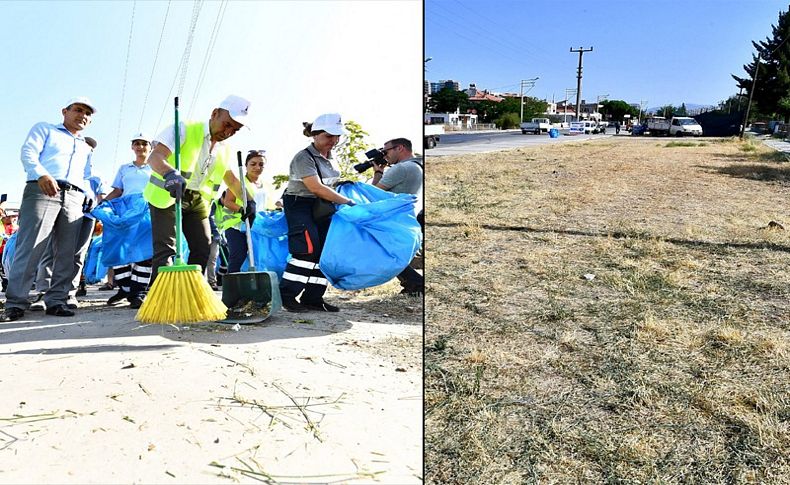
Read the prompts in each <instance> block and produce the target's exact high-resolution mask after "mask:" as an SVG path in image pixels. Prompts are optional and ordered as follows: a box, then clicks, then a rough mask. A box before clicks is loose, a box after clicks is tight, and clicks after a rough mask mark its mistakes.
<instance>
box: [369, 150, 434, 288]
mask: <svg viewBox="0 0 790 485" xmlns="http://www.w3.org/2000/svg"><path fill="white" fill-rule="evenodd" d="M380 153H381V156H380V157H371V161H370V163H371V164H372V165H373V169H374V170H375V173H374V174H373V180H372V181H371V184H372V185H374V186H376V187H378V188H380V189H382V190H386V191H389V192H394V193H396V194H414V195H416V196H417V197H420V196H421V195H422V182H423V166H422V158H419V157H415V156H414V153H413V152H412V145H411V141H409V140H407V139H406V138H395V139H392V140H390V141H388V142H386V143H385V144H384V147H382V149H381V151H380ZM388 165H389V169H387V171H386V173H385V171H384V169H385V167H386V166H388ZM417 220H418V221H420V227H421V228H422V230H423V233H424V231H425V227H424V225H423V220H424V218H423V216H422V211H420V214H419V215H418V216H417ZM398 280H399V281H400V285H401V286H402V287H403V290H401V293H402V294H406V295H412V296H417V295H421V294H422V293H423V291H424V286H425V279H424V277H423V276H422V275H421V274H420V273H418V272H417V271H415V270H414V268H412V267H411V266H406V268H405V269H404V270H403V271H402V272H401V273H400V274H399V275H398Z"/></svg>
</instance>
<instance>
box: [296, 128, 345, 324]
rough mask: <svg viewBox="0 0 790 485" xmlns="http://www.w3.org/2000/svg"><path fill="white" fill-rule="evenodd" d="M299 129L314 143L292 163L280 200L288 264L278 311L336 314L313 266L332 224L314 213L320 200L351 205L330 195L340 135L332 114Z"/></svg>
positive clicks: (318, 257) (320, 273)
mask: <svg viewBox="0 0 790 485" xmlns="http://www.w3.org/2000/svg"><path fill="white" fill-rule="evenodd" d="M303 126H304V130H303V132H302V133H303V134H304V135H305V136H307V137H312V139H313V142H312V143H311V144H310V145H308V146H307V148H305V149H303V150H300V151H299V152H297V154H296V155H295V156H294V158H293V160H291V167H290V170H289V177H288V186H287V187H286V189H285V193H284V194H283V210H284V212H285V219H286V220H287V221H288V249H289V251H290V253H291V256H292V258H291V260H290V261H289V262H288V265H287V266H286V267H285V273H284V274H283V279H282V282H280V294H281V295H282V301H283V307H284V308H285V309H286V310H288V311H291V312H307V311H324V312H336V311H338V308H337V307H336V306H334V305H330V304H329V303H327V302H325V301H324V293H325V292H326V286H327V280H326V278H325V277H324V274H323V273H322V272H321V269H320V268H319V266H318V261H319V260H320V259H321V250H322V249H323V245H324V240H325V239H326V234H327V232H328V231H329V223H330V221H331V219H332V218H331V214H330V215H329V216H323V217H320V216H319V215H318V214H317V213H316V212H314V210H313V209H314V206H316V205H318V204H319V203H320V201H319V199H323V200H324V201H329V202H332V203H335V204H349V205H354V202H353V201H352V200H351V199H349V198H347V197H345V196H343V195H340V194H339V193H337V192H336V191H335V190H334V189H332V186H333V185H334V184H335V182H336V181H337V179H338V177H339V176H340V171H339V170H337V168H335V166H334V165H333V164H332V161H331V156H332V155H331V152H332V148H334V147H335V145H337V143H338V142H339V141H340V135H342V134H343V133H345V130H344V129H343V123H342V122H341V120H340V115H339V114H337V113H327V114H322V115H321V116H319V117H318V118H316V119H315V121H313V122H312V123H303ZM300 294H301V297H300V298H299V300H298V301H297V298H298V297H299V295H300Z"/></svg>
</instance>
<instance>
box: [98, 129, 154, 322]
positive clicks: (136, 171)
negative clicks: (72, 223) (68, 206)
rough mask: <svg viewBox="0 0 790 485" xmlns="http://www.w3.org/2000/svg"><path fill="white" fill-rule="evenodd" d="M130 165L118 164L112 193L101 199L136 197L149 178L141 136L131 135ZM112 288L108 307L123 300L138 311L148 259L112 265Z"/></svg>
mask: <svg viewBox="0 0 790 485" xmlns="http://www.w3.org/2000/svg"><path fill="white" fill-rule="evenodd" d="M132 151H133V152H134V156H135V158H134V162H131V163H127V164H124V165H121V166H120V168H118V173H117V174H116V175H115V180H114V181H113V183H112V187H113V189H112V192H110V193H109V194H107V197H105V199H104V200H112V199H115V198H117V197H120V196H122V195H130V194H140V193H142V192H143V189H144V188H145V186H146V184H147V183H148V179H150V178H151V167H150V166H148V163H147V159H148V155H149V154H150V153H151V138H150V137H149V136H147V135H145V134H144V133H136V134H135V135H134V136H132ZM113 271H114V272H115V275H114V278H115V280H114V281H115V285H116V286H118V293H116V294H114V295H113V296H111V297H110V298H109V299H108V300H107V304H108V305H115V304H116V303H119V302H120V301H121V300H123V299H124V298H126V299H127V300H129V304H130V307H131V308H140V305H142V304H143V299H144V298H145V291H146V288H147V287H148V281H149V279H150V278H151V260H150V259H147V260H145V261H137V262H133V263H130V264H125V265H123V266H114V267H113Z"/></svg>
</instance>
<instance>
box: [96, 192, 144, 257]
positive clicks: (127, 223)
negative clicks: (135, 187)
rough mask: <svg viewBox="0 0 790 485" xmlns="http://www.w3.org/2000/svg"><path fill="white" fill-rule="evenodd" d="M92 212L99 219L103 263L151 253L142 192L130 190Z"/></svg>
mask: <svg viewBox="0 0 790 485" xmlns="http://www.w3.org/2000/svg"><path fill="white" fill-rule="evenodd" d="M91 214H92V215H93V216H94V217H96V219H99V220H100V221H102V224H104V233H103V235H102V237H103V243H102V244H103V245H104V248H103V250H102V264H103V265H104V266H107V267H111V266H121V265H124V264H130V263H136V262H138V261H145V260H146V259H150V258H151V256H152V255H153V251H154V250H153V243H152V238H151V213H150V211H149V209H148V202H146V201H145V199H144V198H143V194H141V193H137V194H129V195H124V196H122V197H119V198H117V199H113V200H109V201H107V202H104V203H102V204H101V205H99V206H98V207H96V208H95V209H93V211H91Z"/></svg>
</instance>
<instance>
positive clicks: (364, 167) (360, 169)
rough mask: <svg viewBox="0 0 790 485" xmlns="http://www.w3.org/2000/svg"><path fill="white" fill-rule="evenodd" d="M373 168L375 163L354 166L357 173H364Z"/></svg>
mask: <svg viewBox="0 0 790 485" xmlns="http://www.w3.org/2000/svg"><path fill="white" fill-rule="evenodd" d="M372 167H373V162H362V163H358V164H356V165H354V170H356V171H357V173H362V172H364V171H365V170H367V169H369V168H372Z"/></svg>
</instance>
